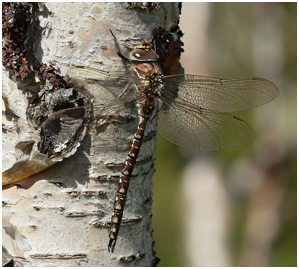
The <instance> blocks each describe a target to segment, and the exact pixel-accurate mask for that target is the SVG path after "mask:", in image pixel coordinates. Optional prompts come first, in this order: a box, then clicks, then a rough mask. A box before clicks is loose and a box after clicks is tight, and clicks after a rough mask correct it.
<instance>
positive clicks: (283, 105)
mask: <svg viewBox="0 0 299 269" xmlns="http://www.w3.org/2000/svg"><path fill="white" fill-rule="evenodd" d="M296 11H297V4H296V3H183V7H182V15H181V22H180V27H181V29H182V31H183V32H184V37H183V42H184V44H185V46H184V49H185V52H184V53H183V55H182V61H181V63H182V65H183V67H184V68H185V73H190V74H199V75H210V76H214V77H224V78H225V77H242V76H258V77H263V78H266V79H268V80H270V81H272V82H274V83H275V84H276V85H277V86H278V88H279V89H280V95H279V96H278V98H277V99H276V100H274V101H272V102H271V103H269V104H267V105H265V106H262V107H259V108H256V109H253V110H250V111H246V112H242V113H237V114H236V115H237V116H239V117H241V118H242V119H244V120H245V121H246V122H248V123H249V125H250V126H251V127H252V128H253V129H254V131H255V139H254V141H253V142H251V143H249V144H248V145H245V146H243V147H240V148H235V149H227V150H222V151H218V152H194V151H187V150H185V149H182V148H178V147H177V146H175V145H173V144H171V143H169V142H167V141H166V140H164V139H163V138H162V137H160V136H158V141H157V148H156V172H155V174H154V190H153V192H154V204H153V229H154V233H153V236H154V239H155V246H154V250H155V251H156V253H157V256H158V257H159V258H160V259H161V261H160V263H159V266H296V265H297V257H296V255H297V247H296V246H297V230H296V228H297V223H296V219H297V215H296V214H297V209H296V205H297V202H296V194H297V184H296V178H297V148H296V144H297V139H296V138H297V135H296V130H297V118H296V116H297V112H296V111H297V107H296V105H297V103H296V100H297V81H296V74H297V70H296V66H297V54H296V49H297V44H296V40H297V29H296V25H297V12H296Z"/></svg>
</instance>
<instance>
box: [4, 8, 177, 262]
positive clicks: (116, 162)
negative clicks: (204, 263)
mask: <svg viewBox="0 0 299 269" xmlns="http://www.w3.org/2000/svg"><path fill="white" fill-rule="evenodd" d="M125 7H126V4H124V3H46V4H45V12H44V14H48V16H44V14H41V15H40V16H39V18H38V19H39V21H40V25H41V26H43V27H45V26H47V27H46V29H45V31H44V35H43V36H42V40H41V44H39V46H37V48H36V56H37V57H38V58H39V59H40V60H41V61H42V62H43V63H47V64H49V63H50V64H52V65H53V64H55V67H56V68H59V69H60V70H61V73H62V75H65V74H66V71H67V69H68V68H69V67H70V65H76V64H77V65H86V66H92V67H95V68H99V69H102V70H106V71H110V70H125V69H124V65H123V62H122V61H121V59H120V58H119V57H118V56H117V55H116V53H115V49H114V43H113V40H112V37H111V34H110V33H109V29H112V30H114V33H115V35H116V36H117V37H118V39H119V40H124V39H126V38H146V39H148V40H150V39H151V33H152V31H153V29H154V28H155V27H157V26H161V27H171V26H172V24H174V23H176V22H177V21H176V20H177V17H176V15H175V16H174V17H172V16H173V15H169V14H173V13H171V10H175V11H176V10H177V8H178V7H177V5H176V4H171V3H163V4H161V7H160V8H159V9H158V10H157V11H155V12H154V13H152V14H148V13H146V12H145V11H142V10H140V9H139V10H134V9H133V10H128V9H126V8H125ZM49 12H51V13H49ZM6 81H7V83H6V84H5V85H4V88H6V89H4V92H5V93H6V95H5V101H6V104H7V106H8V107H9V109H10V110H11V111H12V112H13V114H15V115H17V116H18V117H15V118H14V120H12V119H11V118H8V119H7V122H6V125H5V126H6V127H7V128H6V132H7V133H6V135H4V136H3V138H4V139H9V144H8V140H6V141H4V145H6V146H4V147H3V149H4V151H5V150H7V151H6V152H4V155H3V156H4V157H5V156H7V157H8V159H4V160H3V164H4V165H3V166H4V168H5V171H4V173H6V174H5V175H7V177H6V180H7V182H13V181H17V180H19V179H22V178H24V177H26V176H29V178H27V179H26V180H23V181H21V182H20V183H19V184H20V185H19V186H12V185H9V186H7V187H6V188H5V189H4V191H3V202H4V205H5V206H4V207H3V227H4V235H3V244H4V247H5V249H6V250H7V252H8V253H9V255H11V257H12V258H13V260H14V262H15V264H16V265H18V266H38V267H40V266H59V267H60V266H121V265H123V266H151V265H153V264H154V263H155V257H154V253H153V249H152V245H153V239H152V235H151V233H152V229H151V196H152V181H151V178H152V174H153V171H154V170H153V163H154V148H155V138H152V139H150V140H149V141H147V142H145V143H144V144H143V146H142V147H141V152H140V155H139V157H138V160H139V162H138V160H137V164H136V167H135V169H134V172H133V174H134V175H135V176H134V177H132V180H131V185H130V189H129V194H128V200H127V203H126V207H125V212H124V219H130V220H134V219H138V218H140V219H141V221H139V222H135V223H134V224H132V225H126V226H123V227H121V230H120V234H119V239H118V241H117V244H116V248H115V252H114V253H113V254H111V253H108V250H107V244H108V233H109V232H108V228H105V227H99V226H105V225H104V224H105V222H107V221H109V220H110V217H111V213H112V205H113V202H114V197H115V194H116V187H117V182H118V176H119V175H120V171H121V167H122V165H123V163H124V160H125V157H126V155H127V150H128V148H129V145H130V144H129V143H128V141H129V140H130V139H131V138H132V137H133V134H134V131H135V129H136V127H137V121H135V122H130V123H126V122H124V123H110V125H109V127H108V128H107V130H106V131H104V132H103V133H102V134H101V136H100V137H96V136H95V132H93V130H91V132H90V133H89V134H88V135H86V136H85V138H84V140H83V141H82V142H81V145H80V147H79V148H78V149H77V152H76V153H75V154H74V155H73V156H71V157H70V158H68V159H65V160H63V161H62V162H60V163H57V164H55V165H54V166H52V167H50V168H48V169H46V170H44V171H42V172H40V173H38V174H35V173H36V172H39V171H41V170H43V169H45V168H47V167H48V166H51V165H53V163H52V162H51V161H49V160H48V159H47V158H45V157H44V156H42V155H41V154H39V153H38V152H37V150H36V143H37V140H38V133H36V132H34V131H32V130H31V129H30V126H29V125H28V123H27V122H26V118H25V109H26V102H24V100H25V97H24V96H23V98H24V99H22V95H21V94H20V93H18V89H17V88H16V86H15V84H14V83H13V82H12V81H11V80H10V79H8V78H6ZM12 91H16V92H17V93H16V95H20V96H19V98H20V100H22V101H21V103H23V104H22V105H19V103H16V101H15V100H16V99H15V98H8V96H12ZM98 94H99V96H100V92H99V93H98ZM97 98H100V97H98V96H95V100H96V99H97ZM12 100H14V101H12ZM17 100H18V99H17ZM15 107H18V109H15ZM149 125H150V126H148V127H147V130H146V131H151V130H155V125H156V121H155V120H154V121H152V122H151V123H150V124H149ZM17 128H19V129H17ZM20 130H21V131H20ZM112 131H113V132H114V134H113V137H111V133H112ZM115 138H117V139H115ZM114 139H115V143H116V144H115V147H113V149H114V150H111V149H110V150H106V149H105V148H101V147H98V145H99V143H100V142H101V141H108V140H110V141H112V142H113V141H114ZM20 142H21V145H23V146H22V147H18V146H17V145H20ZM18 143H19V144H18ZM126 143H127V145H128V147H124V146H123V145H124V144H126ZM8 145H9V146H8ZM119 146H122V147H119ZM120 148H121V149H120ZM124 148H126V150H124ZM16 167H17V168H16ZM12 168H14V169H12ZM24 168H26V169H24ZM19 169H23V170H26V171H27V172H26V173H24V171H23V170H21V172H22V173H21V172H20V170H19ZM19 174H21V175H20V177H18V176H19ZM32 174H33V175H32ZM140 253H144V255H140ZM131 255H134V256H131ZM132 257H133V259H134V257H136V260H134V261H133V262H129V260H130V258H132ZM121 258H122V259H123V260H127V262H123V261H122V260H121Z"/></svg>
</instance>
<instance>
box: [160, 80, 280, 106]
mask: <svg viewBox="0 0 299 269" xmlns="http://www.w3.org/2000/svg"><path fill="white" fill-rule="evenodd" d="M164 81H165V92H164V94H165V95H166V96H167V97H168V98H170V99H171V100H172V101H176V102H181V103H184V104H185V105H186V106H188V105H189V106H190V105H191V106H196V107H199V108H205V109H209V110H215V111H218V112H236V111H242V110H247V109H249V108H253V107H258V106H261V105H264V104H266V103H268V102H270V101H272V100H273V99H274V98H275V97H276V96H277V95H278V93H279V91H278V88H277V86H276V85H275V84H273V83H272V82H271V81H268V80H266V79H263V78H255V77H252V78H245V77H244V78H233V79H220V78H213V77H205V76H196V75H172V76H167V77H165V78H164Z"/></svg>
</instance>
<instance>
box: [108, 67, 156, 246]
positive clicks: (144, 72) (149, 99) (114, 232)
mask: <svg viewBox="0 0 299 269" xmlns="http://www.w3.org/2000/svg"><path fill="white" fill-rule="evenodd" d="M134 71H135V73H136V76H138V78H140V79H141V80H139V81H140V82H139V84H138V85H136V87H137V90H138V91H139V92H142V93H144V95H143V97H141V98H139V100H138V103H137V108H138V117H139V124H138V128H137V130H136V132H135V135H134V139H133V141H132V146H131V149H130V151H129V153H128V156H127V159H126V162H125V166H124V167H123V169H122V171H121V176H120V178H119V185H118V188H117V194H116V197H115V202H114V206H113V214H112V218H111V223H112V224H111V228H110V233H109V238H110V240H109V245H108V249H109V251H112V252H113V250H114V246H115V243H116V240H117V236H118V232H119V229H120V224H121V220H122V216H123V210H124V206H125V203H126V196H127V191H128V188H129V184H130V178H131V174H132V172H133V169H134V165H135V162H136V159H137V157H138V154H139V150H140V146H141V143H142V140H143V136H144V131H145V127H146V123H147V121H148V119H149V118H150V117H151V115H152V113H153V110H154V97H155V95H156V94H157V93H156V92H157V91H158V89H152V88H151V86H152V83H151V82H152V80H153V77H155V76H158V75H161V73H162V72H161V69H160V67H159V65H158V64H157V63H155V62H146V63H139V64H136V65H135V66H134ZM150 77H151V79H149V78H150Z"/></svg>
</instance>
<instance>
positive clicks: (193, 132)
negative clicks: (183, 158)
mask: <svg viewBox="0 0 299 269" xmlns="http://www.w3.org/2000/svg"><path fill="white" fill-rule="evenodd" d="M111 33H112V32H111ZM112 35H113V38H114V42H115V47H116V51H117V54H118V55H119V56H120V57H121V58H122V59H123V60H125V61H126V62H128V63H130V64H131V70H130V71H124V72H105V71H101V70H97V69H93V68H89V67H83V66H77V67H75V68H72V69H71V70H70V72H69V76H70V77H80V76H81V77H82V76H83V75H82V74H83V73H85V74H87V75H88V77H89V78H90V77H92V78H93V83H98V85H111V88H113V87H114V88H115V87H116V85H117V87H123V89H124V91H123V92H122V93H121V94H120V96H119V97H120V98H115V101H112V102H109V103H107V104H103V105H102V106H100V109H99V111H100V113H103V114H104V113H105V111H106V110H109V111H113V109H118V110H120V106H124V107H125V106H126V105H131V104H132V103H135V104H136V106H137V109H138V118H139V124H138V127H137V130H136V132H135V135H134V139H133V142H132V146H131V149H130V151H129V153H128V155H127V158H126V161H125V165H124V167H123V169H122V171H121V175H120V179H119V185H118V188H117V194H116V198H115V202H114V206H113V215H112V219H111V223H112V224H111V228H110V233H109V238H110V240H109V244H108V250H109V251H111V252H113V251H114V247H115V243H116V240H117V236H118V233H119V229H120V223H121V220H122V216H123V210H124V206H125V201H126V196H127V191H128V187H129V182H130V177H131V174H132V171H133V168H134V164H135V162H136V159H137V157H138V153H139V149H140V146H141V143H142V140H143V137H144V131H145V128H146V124H147V122H148V120H149V119H150V118H151V117H152V114H153V111H154V107H155V105H156V103H160V104H162V109H160V111H161V113H160V115H159V123H158V131H159V132H160V134H161V135H162V136H164V137H165V138H166V139H168V140H169V141H171V142H173V143H175V144H177V145H179V146H182V147H185V148H189V149H193V150H201V151H210V150H219V149H225V148H230V147H237V146H241V145H244V144H246V143H248V142H249V141H250V140H251V139H252V138H253V131H252V129H251V128H250V126H249V125H248V124H247V123H246V122H244V121H243V120H242V119H240V118H238V117H235V116H233V115H230V114H228V113H230V112H237V111H241V110H246V109H249V108H254V107H258V106H261V105H264V104H266V103H268V102H270V101H271V100H273V99H274V98H275V97H276V96H277V95H278V88H277V87H276V86H275V85H274V84H273V83H272V82H270V81H268V80H266V79H263V78H257V77H248V78H247V77H243V78H233V79H220V78H213V77H207V76H198V75H186V74H179V75H169V76H164V75H163V73H162V70H161V68H160V66H159V65H158V63H157V60H158V55H157V53H156V52H155V51H154V49H153V48H152V47H151V45H150V44H149V43H147V42H145V41H143V42H142V43H141V44H139V45H137V46H135V47H134V48H133V49H132V51H131V52H130V53H129V55H128V56H127V57H126V56H124V55H123V54H122V52H121V50H120V47H119V45H118V42H117V40H116V37H115V36H114V34H113V33H112ZM109 83H110V84H109ZM87 88H88V86H87ZM130 90H133V91H134V93H133V94H129V91H130ZM68 112H69V111H68ZM94 112H96V106H95V107H94Z"/></svg>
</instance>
